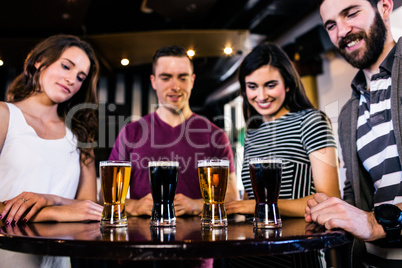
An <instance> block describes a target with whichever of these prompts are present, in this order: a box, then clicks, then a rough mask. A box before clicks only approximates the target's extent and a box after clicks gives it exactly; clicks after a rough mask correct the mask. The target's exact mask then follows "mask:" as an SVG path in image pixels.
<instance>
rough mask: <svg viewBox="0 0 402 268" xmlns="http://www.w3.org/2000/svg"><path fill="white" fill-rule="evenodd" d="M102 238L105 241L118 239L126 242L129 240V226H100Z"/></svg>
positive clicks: (117, 240)
mask: <svg viewBox="0 0 402 268" xmlns="http://www.w3.org/2000/svg"><path fill="white" fill-rule="evenodd" d="M100 231H101V236H102V240H104V241H116V242H124V241H129V239H128V228H127V227H119V228H100Z"/></svg>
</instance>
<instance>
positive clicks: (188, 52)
mask: <svg viewBox="0 0 402 268" xmlns="http://www.w3.org/2000/svg"><path fill="white" fill-rule="evenodd" d="M187 55H188V56H189V57H190V58H192V57H194V55H195V51H194V50H192V49H189V50H187Z"/></svg>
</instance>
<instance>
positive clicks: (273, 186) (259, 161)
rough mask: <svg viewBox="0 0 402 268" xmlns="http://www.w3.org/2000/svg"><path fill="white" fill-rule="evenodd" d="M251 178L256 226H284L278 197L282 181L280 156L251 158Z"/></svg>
mask: <svg viewBox="0 0 402 268" xmlns="http://www.w3.org/2000/svg"><path fill="white" fill-rule="evenodd" d="M249 165H250V179H251V184H252V187H253V192H254V196H255V200H256V205H255V213H254V227H256V228H278V227H282V220H281V217H280V215H279V210H278V198H279V192H280V189H281V183H282V160H281V159H279V158H273V157H267V158H253V159H250V162H249Z"/></svg>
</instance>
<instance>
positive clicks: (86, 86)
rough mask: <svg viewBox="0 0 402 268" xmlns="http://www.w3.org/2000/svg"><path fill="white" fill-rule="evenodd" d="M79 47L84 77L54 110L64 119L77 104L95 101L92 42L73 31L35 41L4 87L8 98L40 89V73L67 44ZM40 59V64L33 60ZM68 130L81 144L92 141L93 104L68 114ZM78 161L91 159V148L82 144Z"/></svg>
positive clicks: (23, 96)
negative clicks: (20, 68) (85, 65)
mask: <svg viewBox="0 0 402 268" xmlns="http://www.w3.org/2000/svg"><path fill="white" fill-rule="evenodd" d="M74 46H75V47H78V48H80V49H82V50H83V51H84V52H85V53H86V54H87V56H88V58H89V60H90V62H91V66H90V70H89V73H88V75H87V77H86V78H85V80H84V82H83V83H82V85H81V88H80V90H78V92H77V93H76V94H75V95H74V96H73V97H71V98H70V99H69V100H67V101H65V102H63V103H60V104H58V106H57V114H58V116H59V117H60V118H61V119H62V120H65V119H66V117H67V114H68V112H69V111H70V110H71V108H73V107H74V106H76V105H79V104H97V102H98V100H97V90H96V86H97V81H98V73H99V64H98V60H97V59H96V56H95V53H94V51H93V49H92V48H91V46H90V45H89V44H88V43H87V42H85V41H83V40H81V39H80V38H78V37H76V36H72V35H54V36H51V37H49V38H47V39H45V40H44V41H42V42H40V43H39V44H37V45H36V46H35V47H34V48H33V49H32V51H31V52H30V53H29V54H28V56H27V58H26V59H25V63H24V70H23V72H22V73H21V74H20V75H19V76H17V78H15V80H14V81H13V83H12V84H11V85H10V87H9V88H8V91H7V101H9V102H18V101H22V100H24V99H26V98H28V97H30V96H32V95H33V94H34V93H36V92H40V91H41V86H40V83H39V78H40V74H41V73H42V72H43V70H45V69H46V68H47V67H49V66H50V65H51V64H52V63H54V62H55V61H57V60H58V59H59V58H60V57H61V55H62V54H63V52H64V51H65V50H66V49H67V48H69V47H74ZM38 62H40V66H39V68H36V67H35V64H36V63H38ZM69 127H70V128H71V131H72V132H73V133H74V134H75V136H76V137H77V139H78V141H79V142H80V143H83V144H91V143H92V142H93V141H94V139H95V135H96V132H97V128H98V113H97V110H96V109H94V108H93V107H91V108H80V109H78V110H77V111H76V112H74V114H73V116H72V118H71V126H69ZM80 151H81V155H82V156H81V161H82V162H84V163H85V162H86V160H88V159H89V160H91V161H92V160H93V159H94V156H93V155H92V154H91V151H92V150H91V148H89V147H88V146H81V148H80Z"/></svg>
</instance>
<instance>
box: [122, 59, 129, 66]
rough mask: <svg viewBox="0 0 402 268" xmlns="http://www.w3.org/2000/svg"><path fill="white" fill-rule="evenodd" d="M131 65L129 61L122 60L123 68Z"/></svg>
mask: <svg viewBox="0 0 402 268" xmlns="http://www.w3.org/2000/svg"><path fill="white" fill-rule="evenodd" d="M129 63H130V61H129V60H128V59H122V60H121V65H123V66H127V65H128V64H129Z"/></svg>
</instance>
